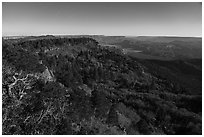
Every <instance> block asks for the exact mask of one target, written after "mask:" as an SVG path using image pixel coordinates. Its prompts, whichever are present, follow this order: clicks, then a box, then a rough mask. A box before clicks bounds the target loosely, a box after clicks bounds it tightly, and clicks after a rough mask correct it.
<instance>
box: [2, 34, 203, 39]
mask: <svg viewBox="0 0 204 137" xmlns="http://www.w3.org/2000/svg"><path fill="white" fill-rule="evenodd" d="M33 36H34V37H38V36H118V37H186V38H188V37H195V38H202V36H178V35H104V34H40V35H2V37H33Z"/></svg>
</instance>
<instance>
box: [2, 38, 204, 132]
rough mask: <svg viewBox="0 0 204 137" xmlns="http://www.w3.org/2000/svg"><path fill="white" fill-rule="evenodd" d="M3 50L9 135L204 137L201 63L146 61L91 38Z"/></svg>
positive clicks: (6, 43) (17, 43)
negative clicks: (159, 136)
mask: <svg viewBox="0 0 204 137" xmlns="http://www.w3.org/2000/svg"><path fill="white" fill-rule="evenodd" d="M115 38H117V37H115ZM113 39H114V38H113ZM109 40H110V39H109ZM101 41H102V40H101ZM111 42H112V41H111ZM108 43H109V42H107V43H106V44H108ZM120 45H121V46H123V45H122V44H120ZM2 51H3V52H2V54H3V55H2V62H3V63H2V87H3V88H2V134H4V135H13V134H15V135H27V134H28V135H70V134H74V135H79V134H82V135H87V134H88V135H92V134H94V135H95V134H99V135H103V134H105V135H110V134H114V135H116V134H131V135H135V134H142V135H143V134H148V135H150V134H172V135H175V134H177V135H178V134H179V135H180V134H202V95H201V94H200V93H201V91H200V90H201V88H200V87H199V86H202V85H200V83H199V82H201V76H200V75H201V73H202V69H201V68H202V65H200V61H199V60H187V61H185V62H183V61H182V62H183V64H182V63H181V62H177V61H172V62H165V61H158V60H156V61H155V60H154V61H150V60H140V59H137V58H134V57H132V56H129V55H128V54H124V53H123V52H122V50H121V49H118V48H115V47H107V46H101V44H99V42H97V41H96V40H94V39H93V38H87V37H80V38H66V37H65V38H59V37H52V36H49V38H44V37H40V38H31V39H30V38H29V39H26V38H23V39H18V40H3V42H2ZM178 65H179V68H178V69H177V66H178ZM180 65H181V66H180ZM161 72H162V73H161ZM177 74H179V77H178V75H177ZM186 74H188V75H186ZM175 78H178V79H176V81H174V79H175ZM186 78H195V79H196V81H195V83H197V82H198V83H197V85H196V86H198V88H197V89H196V92H194V91H192V90H193V87H192V86H189V85H188V84H189V83H185V82H186V81H185V80H184V79H186ZM193 86H194V85H193ZM193 92H194V93H193ZM192 93H193V94H192Z"/></svg>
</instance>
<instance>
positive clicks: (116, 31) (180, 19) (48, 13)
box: [2, 2, 202, 36]
mask: <svg viewBox="0 0 204 137" xmlns="http://www.w3.org/2000/svg"><path fill="white" fill-rule="evenodd" d="M2 6H3V7H2V21H3V35H42V34H67V35H69V34H76V35H77V34H80V35H81V34H99V35H126V36H138V35H148V36H152V35H154V36H155V35H157V36H158V35H159V36H167V35H168V36H172V35H173V36H202V5H201V4H200V3H176V2H175V3H158V2H155V3H149V2H148V3H147V2H146V3H137V2H135V3H3V4H2Z"/></svg>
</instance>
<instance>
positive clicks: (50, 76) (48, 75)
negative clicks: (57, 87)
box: [42, 67, 55, 83]
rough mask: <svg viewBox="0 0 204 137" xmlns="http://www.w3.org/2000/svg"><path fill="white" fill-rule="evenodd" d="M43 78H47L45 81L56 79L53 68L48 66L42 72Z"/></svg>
mask: <svg viewBox="0 0 204 137" xmlns="http://www.w3.org/2000/svg"><path fill="white" fill-rule="evenodd" d="M42 78H43V79H44V80H45V83H47V82H51V81H55V78H54V75H53V73H52V71H51V70H49V69H48V67H46V69H45V70H44V72H43V73H42Z"/></svg>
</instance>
